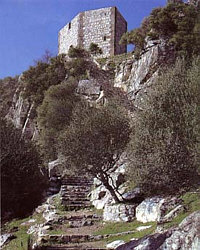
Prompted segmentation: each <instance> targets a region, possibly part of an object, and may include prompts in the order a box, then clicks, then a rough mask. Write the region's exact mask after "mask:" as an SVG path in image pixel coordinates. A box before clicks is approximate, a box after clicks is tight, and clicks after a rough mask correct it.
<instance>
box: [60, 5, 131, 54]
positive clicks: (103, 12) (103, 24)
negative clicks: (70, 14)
mask: <svg viewBox="0 0 200 250" xmlns="http://www.w3.org/2000/svg"><path fill="white" fill-rule="evenodd" d="M126 31H127V22H126V20H125V19H124V18H123V16H122V15H121V14H120V13H119V11H118V10H117V8H116V7H109V8H102V9H97V10H89V11H85V12H81V13H79V14H78V15H77V16H75V17H74V18H73V19H72V20H71V22H69V23H68V24H67V25H66V26H64V27H63V28H62V29H61V30H60V32H59V38H58V40H59V41H58V44H59V47H58V53H59V54H61V53H65V54H66V53H67V52H68V50H69V47H70V46H71V45H73V46H74V47H76V46H79V47H82V48H84V49H88V48H89V46H90V44H91V43H96V44H98V46H99V47H100V48H101V49H102V51H103V56H104V57H106V56H111V55H117V54H122V53H125V52H126V45H119V41H120V38H121V36H122V35H123V33H125V32H126Z"/></svg>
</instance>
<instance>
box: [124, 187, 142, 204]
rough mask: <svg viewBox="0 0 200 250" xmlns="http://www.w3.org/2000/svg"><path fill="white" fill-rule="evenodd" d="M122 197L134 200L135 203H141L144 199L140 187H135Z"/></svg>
mask: <svg viewBox="0 0 200 250" xmlns="http://www.w3.org/2000/svg"><path fill="white" fill-rule="evenodd" d="M122 197H123V198H124V199H125V200H128V201H132V202H133V203H140V202H142V201H143V199H144V198H143V195H142V193H141V190H140V188H135V189H133V190H132V191H129V192H127V193H124V194H123V195H122Z"/></svg>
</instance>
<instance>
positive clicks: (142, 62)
mask: <svg viewBox="0 0 200 250" xmlns="http://www.w3.org/2000/svg"><path fill="white" fill-rule="evenodd" d="M169 58H170V59H171V58H173V51H171V50H170V49H169V48H168V47H166V45H165V42H164V41H160V40H158V41H151V40H149V41H147V45H146V47H145V49H144V51H143V53H142V54H141V56H140V58H139V60H135V59H134V55H130V56H129V57H127V58H126V59H124V60H122V62H121V63H117V64H116V68H115V76H114V81H113V86H114V87H116V88H120V89H122V90H124V91H125V93H127V95H128V97H129V98H130V99H131V100H133V101H135V103H137V99H138V97H139V96H140V94H141V93H142V92H144V91H146V89H147V88H148V87H149V86H150V85H151V83H152V82H153V80H154V79H155V77H156V76H157V75H158V70H159V67H160V65H161V64H163V63H166V61H169ZM114 60H115V59H114ZM108 61H109V59H108ZM94 68H95V66H94V65H93V68H92V71H94ZM103 72H104V73H103ZM108 75H109V74H108V72H107V71H106V70H105V71H99V74H96V76H95V75H94V74H93V75H91V74H90V76H89V80H88V79H87V80H81V81H80V82H79V85H78V92H79V94H81V95H83V96H85V97H86V98H87V99H89V101H90V100H94V99H97V98H98V94H99V92H100V90H99V89H100V86H101V85H102V83H103V84H105V82H107V84H108V83H109V84H112V83H111V81H110V79H108ZM105 77H106V79H105ZM18 82H19V87H18V88H17V90H16V92H15V94H14V96H13V101H12V104H11V107H10V110H9V112H8V114H7V117H8V118H9V119H10V120H11V121H12V122H13V124H14V125H15V126H16V127H18V128H21V129H22V133H23V134H25V135H27V136H28V137H29V138H35V136H36V135H37V133H38V131H37V126H36V124H35V122H34V120H33V119H32V116H31V113H32V109H33V104H32V103H30V102H29V101H28V100H27V99H24V98H23V88H22V86H23V81H22V77H19V80H18Z"/></svg>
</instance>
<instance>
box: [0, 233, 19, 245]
mask: <svg viewBox="0 0 200 250" xmlns="http://www.w3.org/2000/svg"><path fill="white" fill-rule="evenodd" d="M15 238H16V236H14V235H13V234H2V235H0V247H2V246H3V245H5V244H6V243H8V242H9V241H11V240H13V239H15Z"/></svg>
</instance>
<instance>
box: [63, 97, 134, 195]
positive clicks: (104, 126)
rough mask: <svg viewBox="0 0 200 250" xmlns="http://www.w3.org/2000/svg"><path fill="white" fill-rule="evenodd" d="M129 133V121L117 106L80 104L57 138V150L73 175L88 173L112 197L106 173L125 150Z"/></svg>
mask: <svg viewBox="0 0 200 250" xmlns="http://www.w3.org/2000/svg"><path fill="white" fill-rule="evenodd" d="M129 134H130V127H129V120H128V118H127V116H126V115H125V113H124V111H123V110H122V109H120V107H118V108H116V106H112V105H110V106H107V107H102V108H98V109H97V108H94V107H88V105H87V103H84V102H82V103H81V104H80V105H78V106H77V107H76V109H75V110H74V113H73V117H72V122H71V123H70V125H69V127H68V128H67V129H66V131H65V132H64V133H63V134H62V136H61V138H60V141H61V144H60V150H61V153H62V154H63V155H65V156H66V157H67V162H68V163H69V164H70V165H71V166H72V167H73V168H74V171H75V172H77V173H80V171H81V173H84V172H85V173H90V174H92V175H93V176H95V177H97V178H99V179H101V181H102V182H103V183H104V185H105V186H106V187H107V188H108V189H109V191H110V192H111V194H112V195H113V196H114V195H115V194H114V193H113V189H112V190H111V187H110V185H109V183H108V181H109V174H108V172H109V171H110V172H111V171H112V169H113V167H114V165H115V163H116V161H117V160H118V159H119V157H120V155H121V154H122V152H123V151H124V149H125V146H126V144H127V142H128V140H129ZM114 198H116V197H114Z"/></svg>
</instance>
